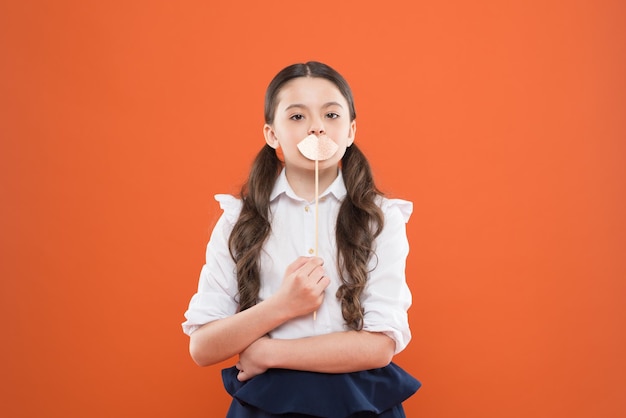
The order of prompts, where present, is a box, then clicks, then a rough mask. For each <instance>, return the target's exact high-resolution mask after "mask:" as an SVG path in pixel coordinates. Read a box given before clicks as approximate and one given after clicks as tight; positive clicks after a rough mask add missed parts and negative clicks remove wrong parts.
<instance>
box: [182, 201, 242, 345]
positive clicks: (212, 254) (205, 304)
mask: <svg viewBox="0 0 626 418" xmlns="http://www.w3.org/2000/svg"><path fill="white" fill-rule="evenodd" d="M215 200H217V201H218V202H219V203H220V207H221V208H222V210H223V211H224V212H223V213H222V216H221V217H220V218H219V220H218V221H217V223H216V224H215V227H214V228H213V232H212V233H211V238H210V239H209V243H208V244H207V248H206V263H205V264H204V266H203V267H202V270H201V272H200V280H199V282H198V291H197V292H196V294H194V295H193V296H192V298H191V300H190V302H189V307H188V309H187V311H186V312H185V319H186V321H185V322H183V324H182V327H183V332H184V333H185V334H187V335H191V333H193V332H194V331H195V330H196V329H198V328H200V327H201V326H202V325H204V324H206V323H209V322H211V321H214V320H216V319H221V318H225V317H227V316H231V315H234V314H235V313H236V311H237V308H238V304H237V300H236V296H237V275H236V270H235V263H234V262H233V259H232V257H231V256H230V253H229V250H228V237H229V236H230V232H231V231H232V229H233V226H234V224H235V222H236V221H237V218H238V216H239V212H240V210H241V202H240V200H238V199H236V198H235V197H233V196H231V195H223V194H219V195H215Z"/></svg>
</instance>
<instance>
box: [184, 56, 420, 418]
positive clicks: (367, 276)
mask: <svg viewBox="0 0 626 418" xmlns="http://www.w3.org/2000/svg"><path fill="white" fill-rule="evenodd" d="M355 118H356V112H355V109H354V102H353V98H352V92H351V91H350V87H349V86H348V84H347V82H346V81H345V80H344V78H343V77H342V76H341V75H340V74H339V73H337V72H336V71H335V70H333V69H332V68H330V67H329V66H327V65H325V64H322V63H318V62H308V63H305V64H294V65H291V66H289V67H286V68H284V69H283V70H282V71H280V72H279V73H278V74H277V75H276V76H275V77H274V79H273V80H272V81H271V83H270V85H269V87H268V89H267V92H266V96H265V126H264V135H265V141H266V145H265V146H264V147H263V149H261V151H260V152H259V154H258V155H257V157H256V159H255V160H254V163H253V165H252V169H251V171H250V175H249V177H248V180H247V182H246V183H245V185H244V186H243V188H242V190H241V196H240V199H237V198H235V197H233V196H230V195H216V200H218V201H219V203H220V205H221V208H222V209H223V211H224V213H223V215H222V216H221V218H220V219H219V220H218V222H217V224H216V226H215V228H214V230H213V233H212V235H211V239H210V241H209V243H208V246H207V251H206V264H205V265H204V267H203V268H202V272H201V274H200V283H199V285H198V292H197V293H196V294H195V295H194V296H193V297H192V298H191V301H190V303H189V309H188V310H187V312H186V313H185V318H186V321H185V322H184V323H183V329H184V332H185V333H186V334H188V335H189V336H190V347H189V348H190V353H191V356H192V358H193V359H194V361H196V363H198V364H199V365H201V366H207V365H211V364H215V363H217V362H220V361H223V360H226V359H228V358H230V357H232V356H234V355H239V361H238V362H237V364H236V366H234V367H231V368H229V369H225V370H223V372H222V378H223V381H224V385H225V388H226V390H227V391H228V392H229V393H230V394H231V395H232V396H233V401H232V403H231V407H230V409H229V412H228V415H227V417H233V418H234V417H236V418H249V417H255V418H260V417H263V418H265V417H276V416H280V417H311V416H313V417H329V418H345V417H365V416H367V417H404V416H405V415H404V411H403V409H402V402H403V401H404V400H405V399H406V398H408V397H409V396H411V395H412V394H413V393H414V392H415V391H416V390H417V389H418V388H419V386H420V384H419V382H418V381H417V380H415V379H414V378H413V377H411V376H410V375H408V374H407V373H406V372H404V371H403V370H402V369H400V368H399V367H398V366H396V365H395V364H394V363H391V359H392V357H393V356H394V354H396V353H398V352H400V351H402V350H403V349H404V348H405V347H406V345H407V344H408V342H409V340H410V338H411V334H410V331H409V325H408V321H407V309H408V308H409V306H410V304H411V294H410V292H409V289H408V286H407V284H406V280H405V262H406V257H407V254H408V249H409V247H408V242H407V237H406V226H405V224H406V222H407V221H408V218H409V216H410V214H411V211H412V204H411V203H410V202H407V201H403V200H399V199H387V198H384V197H383V196H382V194H381V193H380V192H379V191H378V189H377V188H376V186H375V184H374V181H373V179H372V173H371V170H370V167H369V164H368V162H367V159H366V158H365V156H364V155H363V153H362V152H361V151H360V150H359V148H358V147H357V146H356V144H355V143H354V138H355V133H356V121H355ZM311 134H313V135H315V136H317V137H320V138H321V137H327V138H330V139H332V140H333V141H334V142H335V143H336V144H337V146H338V149H337V151H336V152H335V153H334V154H333V155H332V157H330V158H329V159H326V160H323V161H319V162H318V163H319V184H318V187H319V188H318V190H319V191H321V192H320V194H319V200H318V211H317V213H318V214H317V216H318V219H317V221H316V220H315V216H316V214H315V212H316V211H315V194H316V187H315V162H314V161H311V160H309V159H307V158H306V157H304V156H303V155H302V154H301V153H300V151H299V150H298V147H297V145H298V143H299V142H300V141H302V139H303V138H305V137H307V136H309V135H311ZM316 225H318V227H316ZM316 231H317V234H319V236H318V237H316V236H315V235H316ZM316 250H317V256H315V253H316Z"/></svg>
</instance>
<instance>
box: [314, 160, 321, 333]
mask: <svg viewBox="0 0 626 418" xmlns="http://www.w3.org/2000/svg"><path fill="white" fill-rule="evenodd" d="M319 197H320V163H319V160H318V159H317V158H316V159H315V256H316V257H317V239H318V226H317V225H318V212H319ZM316 320H317V310H315V311H313V321H316Z"/></svg>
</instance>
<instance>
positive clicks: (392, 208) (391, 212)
mask: <svg viewBox="0 0 626 418" xmlns="http://www.w3.org/2000/svg"><path fill="white" fill-rule="evenodd" d="M378 205H379V206H380V209H381V210H382V212H383V214H384V215H385V218H386V219H387V218H390V217H396V218H399V219H402V220H403V221H404V222H405V223H406V222H408V221H409V218H410V217H411V214H412V213H413V202H410V201H408V200H404V199H388V198H386V197H382V196H381V197H380V200H379V202H378Z"/></svg>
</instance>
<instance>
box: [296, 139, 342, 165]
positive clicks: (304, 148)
mask: <svg viewBox="0 0 626 418" xmlns="http://www.w3.org/2000/svg"><path fill="white" fill-rule="evenodd" d="M338 148H339V147H338V146H337V144H335V142H334V141H333V140H332V139H330V138H329V137H327V136H326V135H322V136H320V137H317V136H315V135H313V134H311V135H309V136H307V137H306V138H304V139H303V140H302V141H300V142H299V143H298V150H300V152H301V153H302V155H304V156H305V157H306V158H308V159H309V160H313V161H324V160H328V159H329V158H330V157H332V156H333V155H334V154H335V153H336V152H337V149H338Z"/></svg>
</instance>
